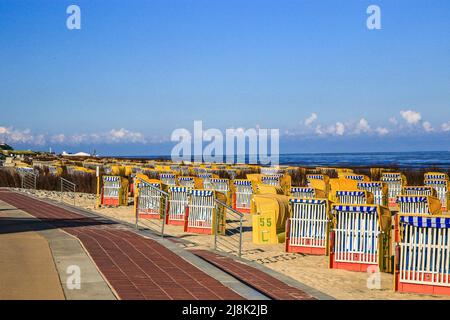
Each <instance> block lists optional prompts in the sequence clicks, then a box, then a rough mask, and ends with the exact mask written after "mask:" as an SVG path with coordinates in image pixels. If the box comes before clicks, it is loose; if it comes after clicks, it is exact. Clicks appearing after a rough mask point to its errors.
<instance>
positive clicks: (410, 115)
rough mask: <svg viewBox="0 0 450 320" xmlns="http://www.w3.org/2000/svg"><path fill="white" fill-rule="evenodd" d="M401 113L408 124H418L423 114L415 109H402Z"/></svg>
mask: <svg viewBox="0 0 450 320" xmlns="http://www.w3.org/2000/svg"><path fill="white" fill-rule="evenodd" d="M400 115H401V116H402V118H403V119H404V120H405V121H406V122H407V123H408V124H413V125H414V124H417V123H418V122H419V121H420V120H421V119H422V115H421V114H420V113H419V112H417V111H413V110H402V111H400Z"/></svg>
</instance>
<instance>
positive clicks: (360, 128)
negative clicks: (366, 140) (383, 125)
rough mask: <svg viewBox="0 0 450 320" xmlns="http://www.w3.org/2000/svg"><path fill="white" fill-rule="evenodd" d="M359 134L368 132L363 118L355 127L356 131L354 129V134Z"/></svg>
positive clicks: (368, 129)
mask: <svg viewBox="0 0 450 320" xmlns="http://www.w3.org/2000/svg"><path fill="white" fill-rule="evenodd" d="M361 132H364V133H367V132H370V125H369V122H368V121H367V120H366V119H364V118H361V119H360V120H359V121H358V124H357V125H356V129H355V133H357V134H359V133H361Z"/></svg>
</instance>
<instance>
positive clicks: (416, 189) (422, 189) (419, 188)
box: [403, 186, 430, 191]
mask: <svg viewBox="0 0 450 320" xmlns="http://www.w3.org/2000/svg"><path fill="white" fill-rule="evenodd" d="M403 190H405V191H409V190H415V191H427V190H430V187H428V186H407V187H403Z"/></svg>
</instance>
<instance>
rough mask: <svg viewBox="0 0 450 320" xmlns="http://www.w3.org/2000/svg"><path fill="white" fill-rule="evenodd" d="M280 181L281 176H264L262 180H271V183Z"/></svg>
mask: <svg viewBox="0 0 450 320" xmlns="http://www.w3.org/2000/svg"><path fill="white" fill-rule="evenodd" d="M279 179H280V176H278V175H270V176H262V177H261V180H263V181H264V180H271V181H278V180H279Z"/></svg>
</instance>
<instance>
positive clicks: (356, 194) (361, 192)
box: [336, 190, 366, 197]
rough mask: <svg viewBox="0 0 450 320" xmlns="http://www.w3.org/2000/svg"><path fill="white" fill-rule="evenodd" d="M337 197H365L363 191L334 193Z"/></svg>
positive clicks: (339, 191)
mask: <svg viewBox="0 0 450 320" xmlns="http://www.w3.org/2000/svg"><path fill="white" fill-rule="evenodd" d="M336 195H337V196H354V197H363V196H365V195H366V192H365V191H342V190H338V191H336Z"/></svg>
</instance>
